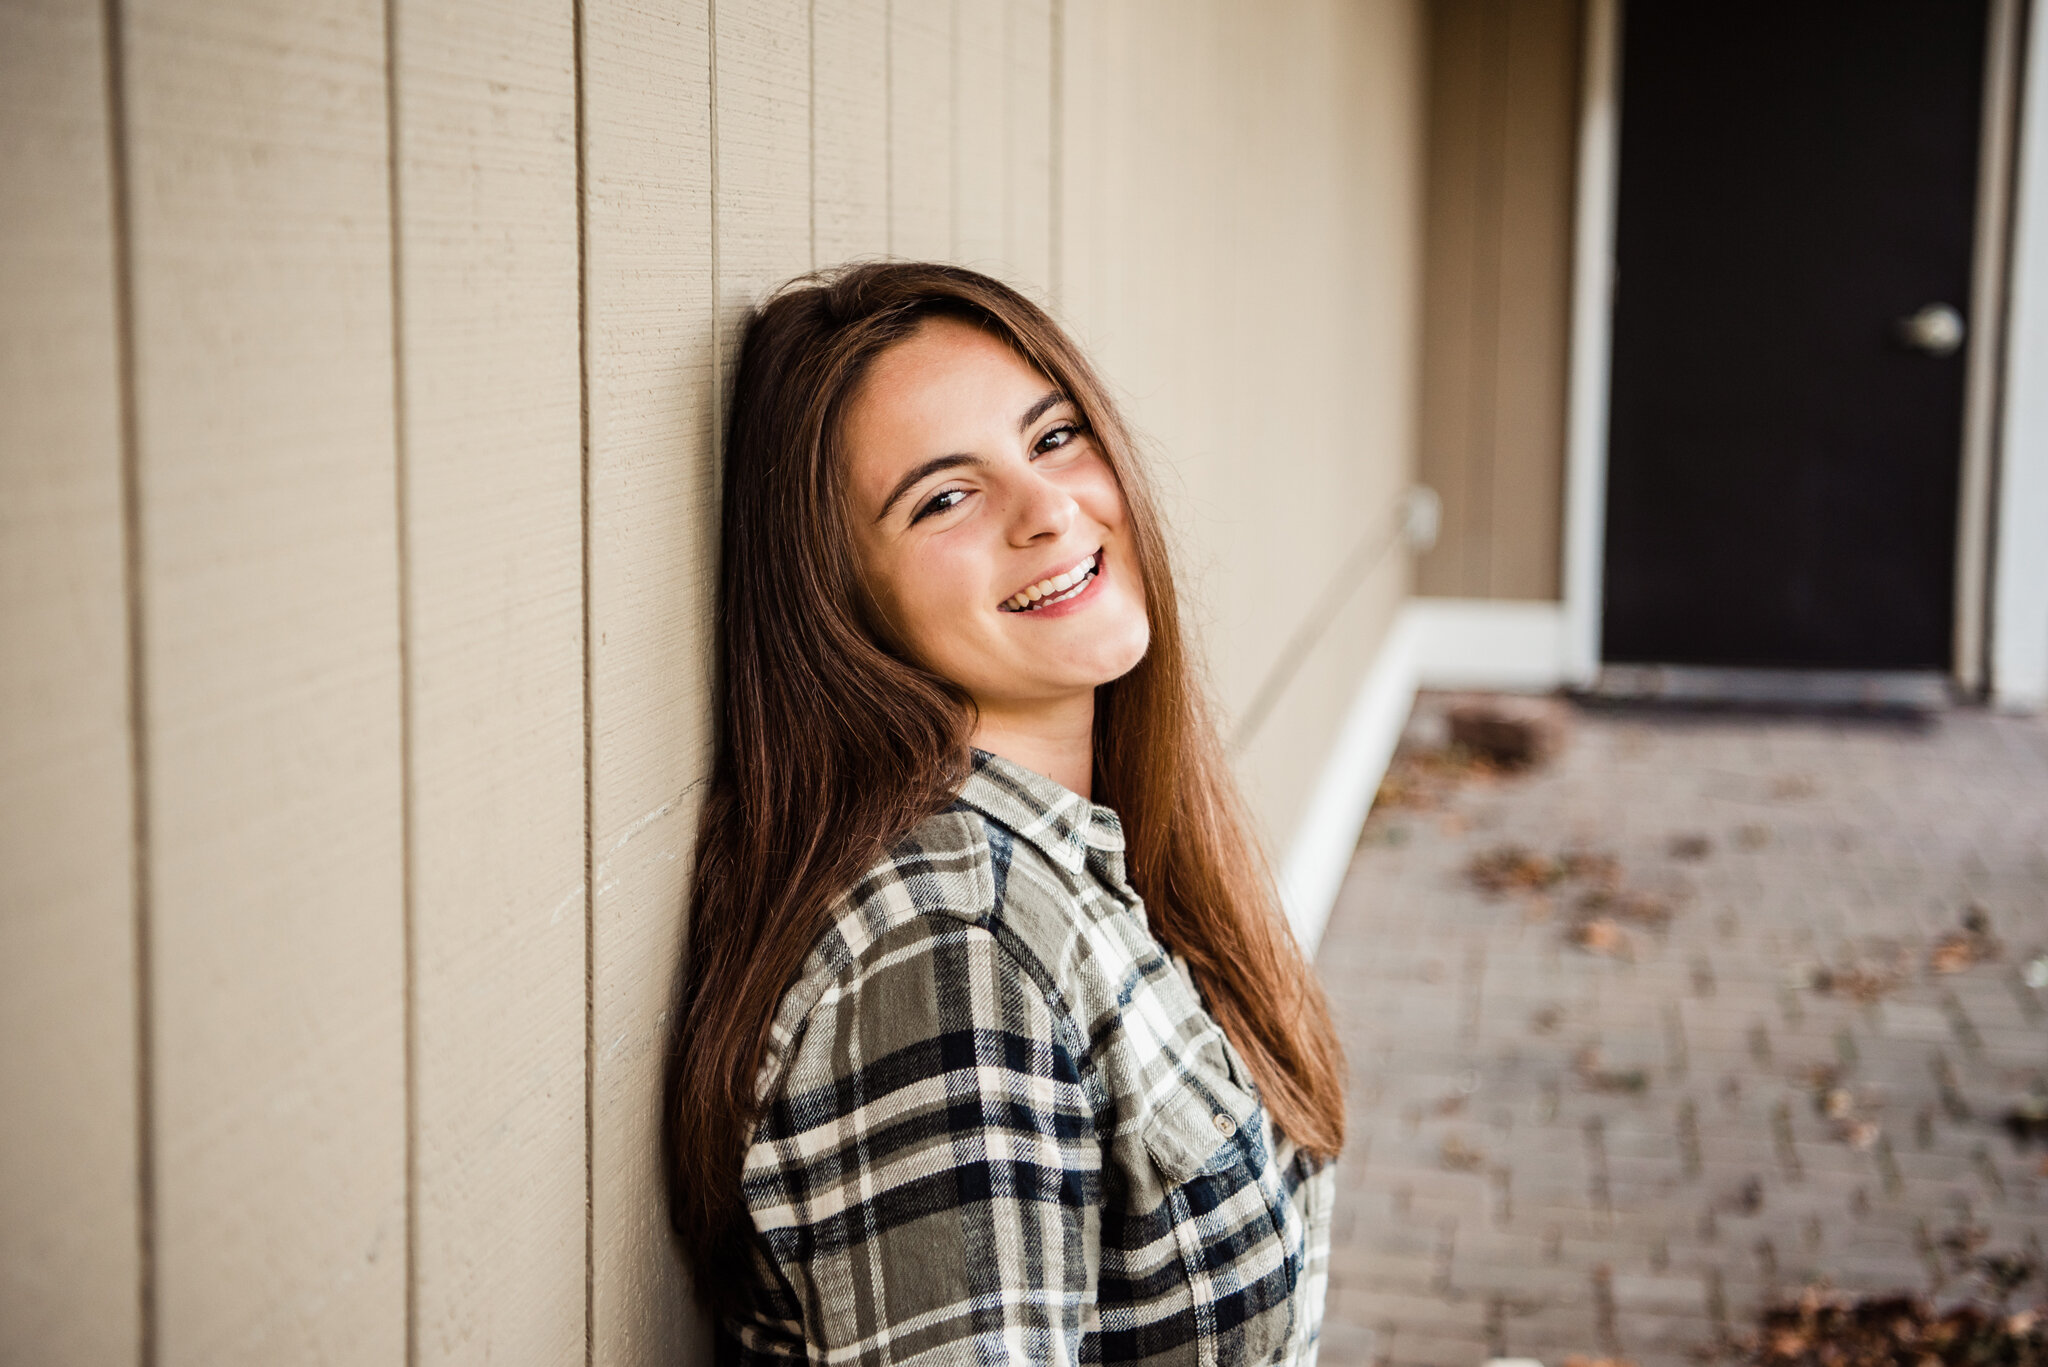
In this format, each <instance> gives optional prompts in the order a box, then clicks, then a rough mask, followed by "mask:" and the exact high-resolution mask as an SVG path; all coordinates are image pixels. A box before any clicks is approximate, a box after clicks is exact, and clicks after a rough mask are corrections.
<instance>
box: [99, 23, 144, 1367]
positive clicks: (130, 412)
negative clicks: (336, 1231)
mask: <svg viewBox="0 0 2048 1367" xmlns="http://www.w3.org/2000/svg"><path fill="white" fill-rule="evenodd" d="M123 17H124V16H123V12H122V6H121V0H106V3H105V4H104V6H103V7H102V9H101V13H100V22H101V25H102V32H101V34H100V39H101V42H102V43H103V45H104V51H105V61H104V62H103V63H102V70H103V72H104V75H105V79H106V92H105V95H106V103H107V188H108V192H109V197H110V199H111V201H112V202H111V204H110V205H109V206H108V208H109V218H110V220H111V222H110V227H111V229H112V231H111V233H110V234H109V236H110V237H111V238H112V243H113V257H114V259H113V263H112V264H113V284H114V364H115V368H116V378H115V383H116V385H117V387H118V392H119V395H120V399H119V402H120V405H121V412H120V441H121V447H120V465H121V562H122V563H121V577H122V599H123V602H122V606H123V608H124V609H125V615H126V619H127V620H126V622H125V623H124V626H125V628H126V636H127V640H126V642H125V644H126V647H127V651H128V659H127V665H128V698H127V703H128V774H129V813H128V822H129V877H130V879H131V880H132V882H133V887H132V888H131V894H132V898H133V901H132V903H131V910H130V916H131V922H130V935H131V937H132V939H133V942H134V943H133V945H132V948H131V952H130V960H129V961H130V965H131V972H132V974H133V977H134V983H133V987H132V994H133V1003H134V1010H135V1022H134V1043H135V1254H136V1257H135V1302H136V1344H135V1359H136V1362H137V1364H138V1367H155V1364H156V1360H157V1294H156V1291H157V1287H156V1107H155V1104H154V1103H155V1093H156V1076H155V1072H156V1070H155V1062H156V1032H155V1029H154V1026H155V1000H154V994H153V992H152V990H151V987H152V976H153V975H152V972H151V954H150V946H151V942H150V898H149V888H150V883H149V707H148V701H147V699H148V678H149V675H148V661H147V659H146V657H145V656H144V653H143V647H144V644H145V641H146V634H145V633H146V630H147V623H146V621H145V618H144V612H143V596H142V587H143V575H142V491H141V465H142V459H141V448H142V431H141V415H140V413H139V412H138V392H137V383H136V374H135V369H136V366H135V247H134V206H133V204H132V202H131V200H130V198H129V194H128V178H129V165H128V92H127V61H126V56H127V51H126V42H125V29H124V27H123Z"/></svg>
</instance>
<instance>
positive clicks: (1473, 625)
mask: <svg viewBox="0 0 2048 1367" xmlns="http://www.w3.org/2000/svg"><path fill="white" fill-rule="evenodd" d="M1403 616H1404V618H1405V619H1406V620H1407V623H1408V627H1409V630H1410V631H1411V632H1412V633H1413V635H1414V642H1413V649H1414V652H1415V680H1416V685H1417V686H1418V687H1420V688H1474V689H1487V690H1491V691H1498V692H1504V693H1545V692H1548V691H1550V690H1551V689H1553V688H1557V687H1560V686H1561V685H1563V684H1566V683H1575V682H1578V679H1579V672H1578V670H1577V669H1576V667H1575V664H1574V661H1573V658H1572V640H1571V635H1570V632H1571V621H1570V618H1569V616H1568V614H1567V612H1566V609H1565V605H1564V604H1562V603H1525V602H1515V601H1511V600H1508V599H1500V598H1415V599H1411V600H1409V603H1408V606H1407V608H1406V609H1405V610H1404V612H1403Z"/></svg>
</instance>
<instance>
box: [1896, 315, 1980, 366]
mask: <svg viewBox="0 0 2048 1367" xmlns="http://www.w3.org/2000/svg"><path fill="white" fill-rule="evenodd" d="M1897 330H1898V337H1899V340H1900V341H1901V342H1904V343H1905V344H1906V345H1907V346H1909V347H1911V348H1913V349H1914V350H1915V351H1924V352H1926V353H1927V354H1928V355H1929V356H1953V355H1955V354H1956V352H1957V351H1958V350H1960V349H1961V348H1962V345H1963V338H1964V337H1966V336H1968V335H1969V329H1968V327H1966V326H1965V325H1964V323H1963V315H1962V314H1960V313H1958V312H1956V309H1955V305H1953V304H1924V305H1922V306H1921V307H1920V308H1919V309H1918V310H1917V311H1915V312H1913V313H1909V314H1907V315H1906V316H1905V317H1904V318H1901V319H1899V321H1898V325H1897Z"/></svg>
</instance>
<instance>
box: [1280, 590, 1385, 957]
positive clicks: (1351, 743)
mask: <svg viewBox="0 0 2048 1367" xmlns="http://www.w3.org/2000/svg"><path fill="white" fill-rule="evenodd" d="M1414 633H1415V625H1414V621H1413V619H1412V617H1411V616H1410V613H1409V611H1408V609H1407V608H1405V607H1404V608H1403V609H1402V610H1401V612H1400V613H1399V614H1398V615H1397V616H1396V617H1395V618H1394V623H1393V625H1392V626H1391V627H1389V628H1388V629H1387V635H1386V639H1385V640H1384V641H1382V642H1381V643H1380V649H1379V653H1378V654H1377V655H1376V656H1374V657H1373V662H1372V667H1371V668H1370V669H1368V670H1367V671H1366V673H1365V678H1364V680H1363V681H1362V682H1361V683H1360V684H1359V687H1358V693H1357V695H1356V696H1355V697H1354V698H1353V699H1352V702H1351V710H1350V711H1349V712H1347V713H1346V714H1345V717H1344V724H1343V726H1342V727H1340V728H1339V729H1338V732H1337V738H1336V740H1335V742H1334V743H1333V744H1332V745H1331V747H1330V757H1329V759H1328V760H1327V761H1325V762H1324V764H1323V772H1322V773H1321V775H1320V776H1318V778H1317V779H1316V786H1315V791H1314V792H1312V793H1310V794H1309V799H1308V803H1307V805H1306V806H1304V807H1303V809H1302V817H1301V823H1300V824H1299V825H1298V826H1297V827H1296V828H1295V832H1294V840H1293V842H1292V843H1291V844H1290V845H1289V846H1288V850H1287V859H1286V862H1285V863H1283V864H1282V865H1281V867H1280V905H1281V906H1282V907H1284V908H1285V909H1286V912H1287V920H1288V923H1289V924H1290V925H1292V926H1293V927H1294V936H1295V939H1297V940H1299V941H1300V942H1301V946H1302V948H1303V949H1305V950H1307V951H1308V953H1309V954H1310V955H1311V956H1313V955H1314V954H1315V952H1316V945H1317V944H1318V943H1319V942H1320V941H1321V940H1322V938H1323V927H1324V926H1325V925H1327V924H1329V920H1330V908H1331V907H1332V906H1333V905H1335V904H1336V901H1337V892H1338V890H1339V889H1340V888H1342V887H1343V886H1344V874H1345V871H1346V870H1347V869H1349V868H1350V867H1351V855H1352V852H1353V851H1354V850H1356V849H1357V848H1358V833H1359V831H1361V830H1363V829H1364V828H1365V817H1366V813H1367V812H1369V811H1371V810H1372V800H1373V795H1374V794H1376V793H1377V792H1379V787H1380V778H1381V776H1382V775H1384V774H1385V773H1386V771H1387V762H1388V761H1389V760H1391V759H1392V758H1393V757H1394V746H1395V744H1396V743H1398V742H1399V741H1400V739H1401V728H1402V727H1404V726H1406V725H1407V724H1408V712H1409V709H1410V708H1412V707H1413V706H1414V705H1415V648H1414Z"/></svg>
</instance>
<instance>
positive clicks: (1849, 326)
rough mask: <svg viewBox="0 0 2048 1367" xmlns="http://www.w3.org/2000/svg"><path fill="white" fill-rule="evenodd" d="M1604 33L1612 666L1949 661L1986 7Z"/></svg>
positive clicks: (1946, 1)
mask: <svg viewBox="0 0 2048 1367" xmlns="http://www.w3.org/2000/svg"><path fill="white" fill-rule="evenodd" d="M1623 25H1624V27H1623V36H1622V74H1621V79H1622V102H1621V149H1620V183H1619V196H1618V205H1617V219H1616V225H1615V232H1616V242H1615V250H1616V275H1615V287H1614V314H1613V357H1612V370H1611V381H1610V382H1611V386H1612V389H1611V394H1612V398H1611V404H1612V407H1611V410H1610V415H1609V416H1610V426H1609V465H1608V482H1607V541H1606V582H1605V586H1604V587H1605V593H1604V599H1605V601H1604V607H1603V614H1604V624H1603V641H1602V648H1603V653H1604V656H1605V658H1606V659H1607V660H1609V661H1614V662H1635V663H1673V664H1681V663H1682V664H1702V665H1723V666H1766V667H1814V668H1837V669H1920V668H1932V669H1945V668H1947V667H1948V665H1949V663H1950V653H1951V648H1950V631H1951V624H1952V616H1953V585H1954V574H1955V523H1956V498H1957V486H1958V476H1959V467H1960V441H1961V431H1962V405H1963V370H1964V359H1965V357H1966V356H1967V354H1968V346H1969V343H1968V342H1967V341H1964V342H1963V343H1962V344H1961V345H1960V346H1954V345H1951V344H1952V343H1953V342H1954V341H1955V334H1956V332H1957V331H1958V329H1957V328H1956V327H1955V326H1954V324H1956V323H1958V322H1960V323H1961V324H1962V325H1963V330H1964V331H1965V333H1966V334H1967V330H1968V329H1970V328H1973V327H1974V326H1975V325H1976V323H1977V320H1975V319H1971V318H1969V317H1968V316H1967V311H1968V305H1969V286H1970V254H1971V251H1970V249H1971V237H1972V225H1973V217H1974V210H1975V206H1976V184H1977V138H1978V122H1979V117H1980V115H1979V102H1980V92H1981V85H1982V80H1983V66H1984V41H1985V3H1984V0H1797V3H1791V4H1787V3H1784V0H1772V2H1771V3H1757V2H1756V0H1711V2H1710V3H1696V2H1690V0H1689V2H1686V3H1680V2H1679V0H1637V3H1634V4H1630V5H1628V6H1627V7H1626V9H1625V11H1624V19H1623ZM1906 320H1917V321H1916V322H1908V321H1906Z"/></svg>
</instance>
